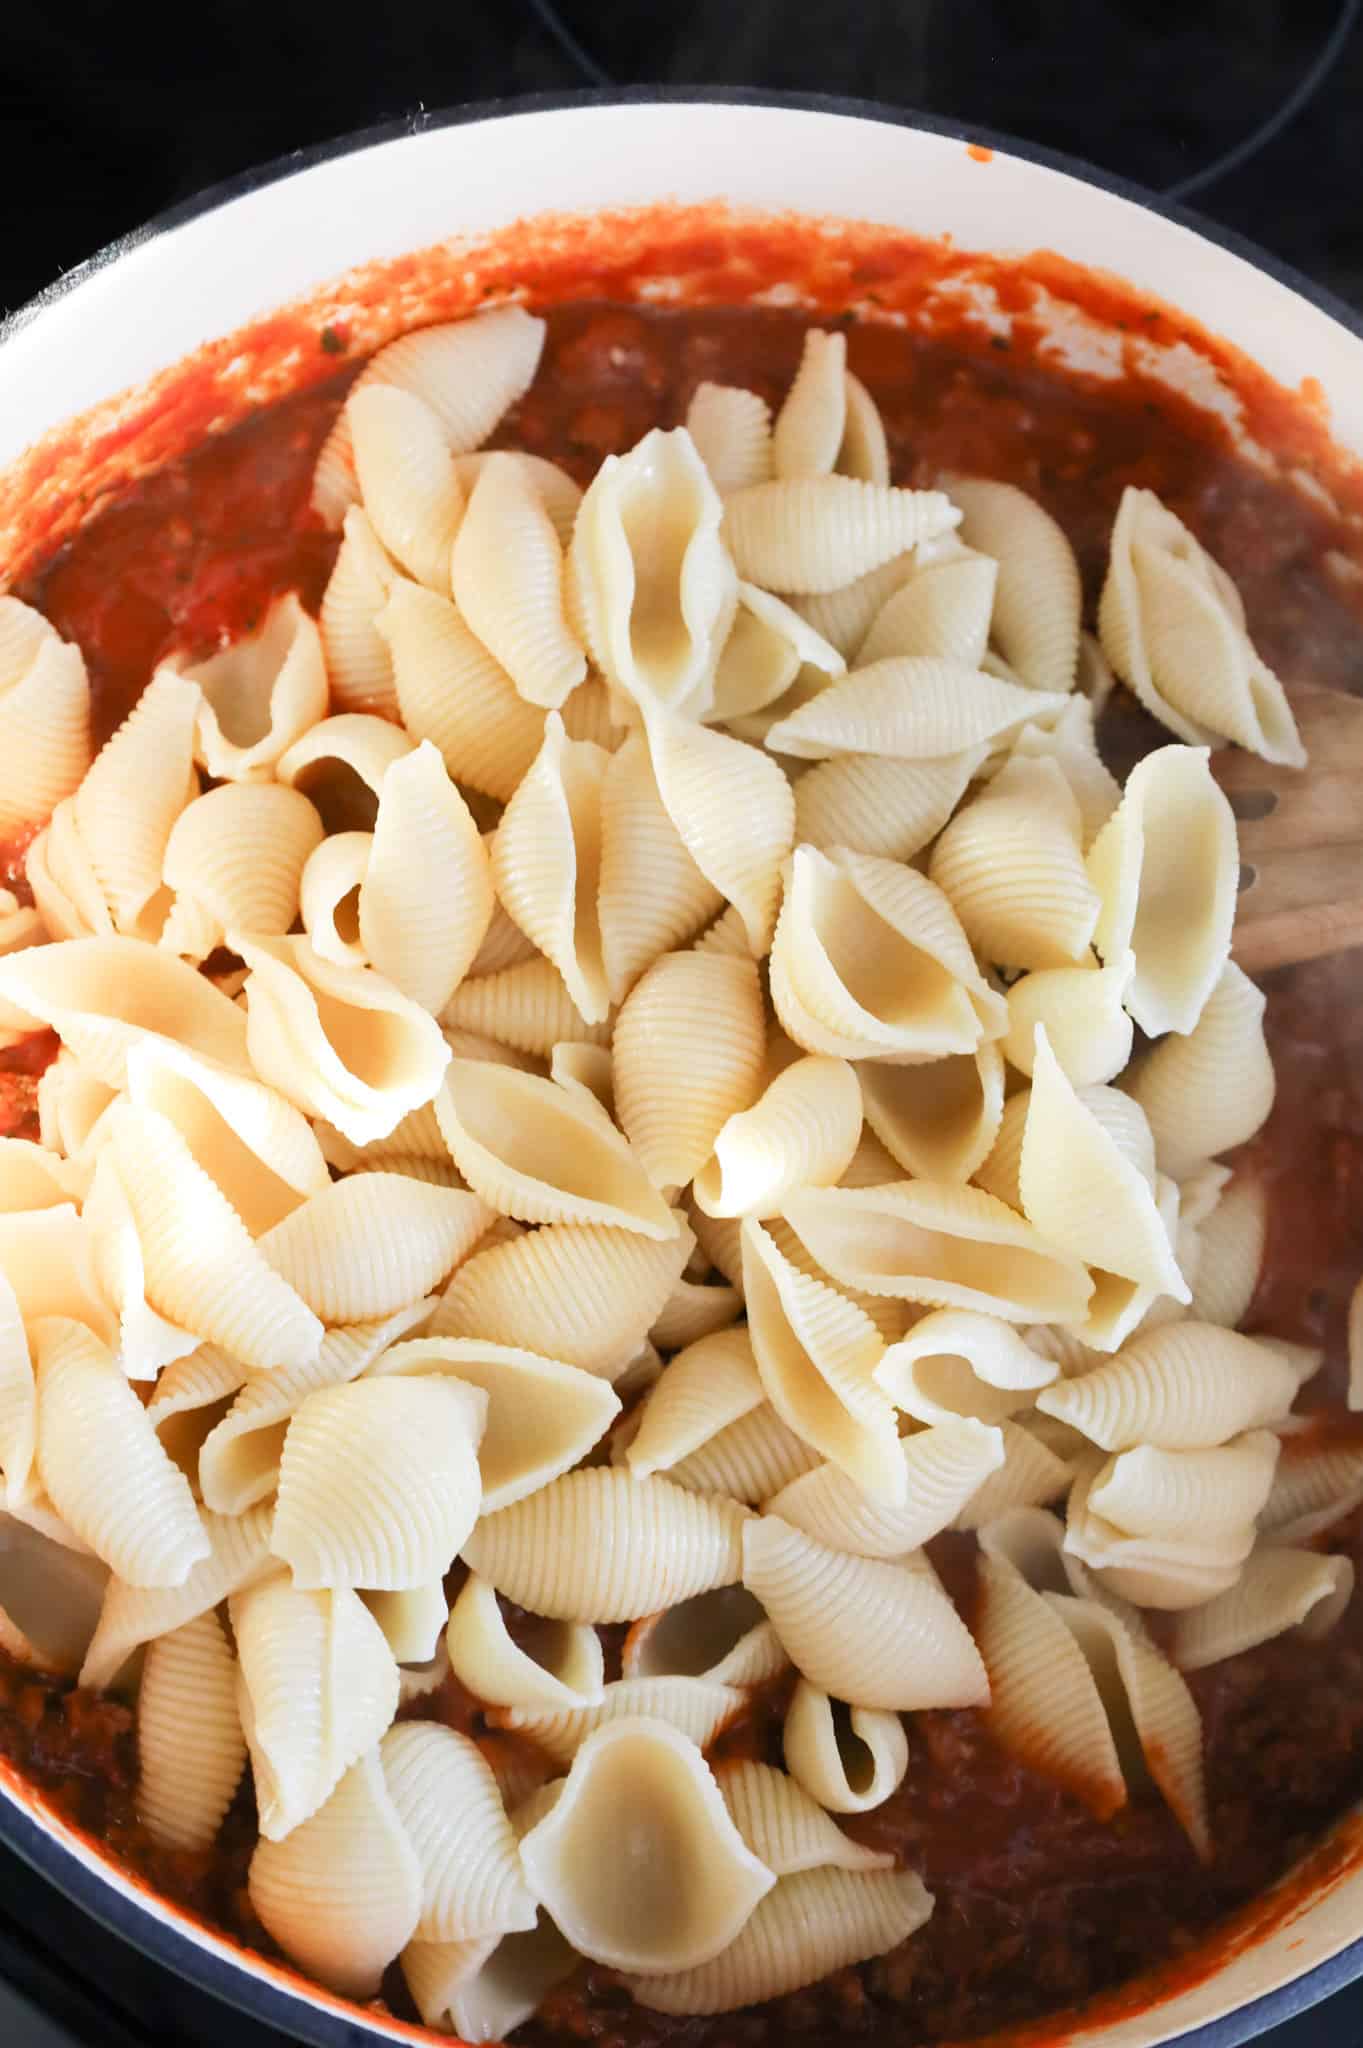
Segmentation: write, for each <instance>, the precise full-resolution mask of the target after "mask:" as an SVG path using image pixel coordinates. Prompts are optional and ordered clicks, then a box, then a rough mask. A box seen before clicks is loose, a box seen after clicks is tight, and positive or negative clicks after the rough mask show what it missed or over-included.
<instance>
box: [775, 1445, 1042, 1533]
mask: <svg viewBox="0 0 1363 2048" xmlns="http://www.w3.org/2000/svg"><path fill="white" fill-rule="evenodd" d="M900 1454H901V1456H902V1457H903V1460H904V1470H905V1474H906V1476H907V1481H908V1485H907V1491H906V1496H905V1499H904V1502H903V1505H902V1506H900V1507H886V1506H884V1505H882V1504H881V1503H880V1502H877V1501H873V1500H871V1499H869V1498H868V1497H867V1496H866V1495H865V1494H864V1493H862V1492H861V1490H860V1489H859V1488H858V1487H857V1486H855V1485H854V1484H853V1482H852V1481H851V1480H850V1479H848V1477H847V1475H846V1474H845V1473H844V1472H840V1471H839V1470H838V1468H837V1466H836V1465H819V1466H817V1467H816V1468H815V1470H814V1471H812V1472H807V1473H805V1474H804V1475H803V1476H802V1477H801V1478H799V1479H795V1480H792V1481H791V1483H790V1485H789V1486H785V1487H782V1489H781V1491H780V1492H779V1493H777V1494H774V1495H772V1496H771V1497H770V1498H769V1499H768V1500H767V1502H766V1507H767V1510H768V1512H769V1513H771V1514H773V1515H779V1516H780V1518H781V1520H782V1521H783V1522H788V1523H789V1524H790V1526H791V1527H792V1528H793V1529H799V1530H801V1531H802V1532H803V1533H804V1534H805V1535H806V1536H812V1537H813V1538H814V1539H815V1541H816V1542H818V1543H821V1544H823V1545H824V1546H825V1547H826V1548H828V1549H830V1550H849V1551H852V1552H853V1553H854V1554H855V1555H856V1556H858V1557H903V1556H904V1555H905V1553H906V1552H908V1551H910V1550H917V1549H920V1548H921V1546H922V1545H923V1544H924V1543H926V1542H927V1541H928V1540H929V1538H931V1537H933V1536H936V1535H938V1534H940V1532H941V1531H942V1530H943V1529H947V1528H950V1527H951V1525H952V1524H953V1522H954V1521H955V1519H956V1517H957V1515H959V1514H960V1513H961V1511H962V1509H964V1508H965V1506H966V1505H967V1503H968V1502H969V1501H970V1500H971V1499H972V1498H973V1497H974V1495H975V1494H977V1493H978V1492H979V1489H980V1487H981V1486H982V1485H983V1484H984V1482H985V1480H986V1479H987V1478H988V1477H989V1475H990V1474H991V1473H992V1472H996V1471H998V1470H999V1468H1000V1467H1001V1466H1002V1464H1003V1437H1002V1435H1001V1433H1000V1431H999V1430H997V1429H992V1428H989V1427H988V1426H987V1425H986V1424H984V1423H981V1422H976V1421H973V1420H970V1419H968V1418H960V1419H956V1418H953V1419H952V1420H951V1421H946V1422H941V1423H938V1425H937V1426H936V1427H935V1428H932V1429H924V1430H920V1431H918V1432H917V1434H915V1435H913V1436H907V1437H904V1438H902V1439H901V1441H900Z"/></svg>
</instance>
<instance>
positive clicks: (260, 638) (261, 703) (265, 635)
mask: <svg viewBox="0 0 1363 2048" xmlns="http://www.w3.org/2000/svg"><path fill="white" fill-rule="evenodd" d="M181 672H182V674H183V676H184V678H185V680H186V682H189V683H193V684H196V685H197V686H198V689H199V691H200V693H201V698H202V701H201V702H200V704H199V707H198V722H197V731H196V740H195V758H196V759H197V760H198V761H199V762H201V764H202V765H203V766H204V767H205V768H206V769H207V770H208V773H209V774H210V775H214V776H218V777H221V778H225V779H226V780H228V781H231V782H263V781H267V780H268V779H269V777H270V773H271V771H272V769H273V768H274V766H275V764H276V763H277V762H278V761H279V760H280V758H281V756H282V755H283V754H284V753H285V752H286V751H287V749H289V748H290V747H292V746H293V745H294V744H295V742H296V741H298V740H300V739H301V738H302V737H303V735H304V733H306V732H307V730H308V728H309V727H310V726H313V725H316V723H317V721H318V720H319V719H321V718H325V716H326V711H327V672H326V662H325V659H324V657H323V653H322V639H321V635H320V633H319V632H318V630H317V625H316V622H315V621H314V620H312V619H310V618H309V617H308V615H307V613H306V612H305V611H304V610H303V608H302V606H301V604H300V603H299V601H298V598H297V597H296V596H295V595H294V594H293V593H292V592H290V593H289V595H288V596H287V597H281V598H277V599H276V600H275V602H274V603H273V604H272V605H271V607H270V609H269V611H268V612H267V613H266V615H265V618H264V619H263V621H262V622H261V625H260V626H259V628H258V629H257V631H255V632H254V633H251V634H249V635H248V636H247V637H246V638H245V639H244V640H238V641H236V642H234V643H233V645H232V646H230V647H227V648H224V650H223V651H222V653H221V654H215V655H212V656H210V658H209V659H208V660H207V661H202V662H197V663H195V664H194V665H193V666H187V667H185V668H183V670H182V671H181ZM134 716H136V713H134Z"/></svg>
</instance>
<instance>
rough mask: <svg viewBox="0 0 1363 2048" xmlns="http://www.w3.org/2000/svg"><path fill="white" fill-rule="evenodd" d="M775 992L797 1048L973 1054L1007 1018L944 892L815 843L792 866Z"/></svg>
mask: <svg viewBox="0 0 1363 2048" xmlns="http://www.w3.org/2000/svg"><path fill="white" fill-rule="evenodd" d="M771 993H772V1001H773V1003H774V1005H775V1008H776V1014H777V1016H778V1017H779V1018H780V1020H781V1023H782V1025H783V1026H784V1028H785V1030H786V1031H787V1032H788V1033H789V1035H790V1037H791V1038H793V1039H794V1040H795V1042H796V1044H797V1045H801V1046H803V1047H804V1048H805V1049H806V1050H807V1051H809V1052H819V1053H826V1054H830V1055H833V1056H839V1055H840V1056H842V1057H844V1058H849V1059H893V1060H904V1059H932V1058H939V1057H941V1056H942V1055H943V1054H946V1053H954V1052H973V1051H974V1050H975V1048H976V1046H977V1045H979V1043H980V1042H981V1040H982V1039H985V1038H992V1037H996V1036H998V1034H999V1033H1000V1032H1001V1030H1002V1028H1003V1024H1004V1020H1005V1018H1006V1016H1007V1009H1006V1006H1005V1003H1004V1000H1003V998H1002V997H1001V996H999V995H997V994H996V993H995V992H994V991H993V990H992V989H991V988H990V987H989V986H988V984H987V983H986V982H985V980H984V978H983V976H982V975H981V973H980V971H979V968H978V967H977V966H976V963H975V958H974V955H973V953H972V952H971V949H970V942H969V940H968V939H967V938H966V935H965V933H964V931H963V930H962V929H961V926H960V923H959V922H958V920H957V918H956V915H955V912H954V911H953V910H952V908H951V905H950V904H949V903H948V901H947V899H946V897H945V896H944V895H943V894H942V892H941V890H940V889H938V888H937V887H936V886H935V885H934V884H933V883H931V882H929V881H928V880H926V878H925V877H924V876H922V875H919V874H916V873H915V872H914V870H913V869H912V868H908V867H902V866H900V865H899V864H898V863H897V862H893V861H888V860H882V859H880V858H879V857H877V856H875V855H871V854H859V853H850V852H846V851H843V850H841V849H835V850H834V851H833V852H832V853H831V854H825V853H820V852H818V851H817V850H816V849H815V848H814V847H812V846H799V847H797V848H796V850H795V855H794V858H793V860H792V862H791V867H790V874H789V880H788V882H787V885H786V891H785V901H784V903H783V904H782V907H781V915H780V919H779V921H778V923H777V927H776V937H775V940H774V941H773V944H772V956H771Z"/></svg>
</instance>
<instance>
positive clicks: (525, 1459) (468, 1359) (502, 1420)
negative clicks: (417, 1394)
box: [373, 1337, 620, 1515]
mask: <svg viewBox="0 0 1363 2048" xmlns="http://www.w3.org/2000/svg"><path fill="white" fill-rule="evenodd" d="M373 1370H374V1374H375V1376H376V1377H377V1376H378V1375H380V1374H382V1375H384V1376H385V1377H386V1376H387V1375H389V1374H392V1373H401V1374H409V1373H417V1374H425V1373H444V1374H448V1375H450V1376H451V1377H452V1378H454V1379H455V1380H457V1381H458V1382H459V1384H460V1385H461V1386H465V1387H477V1388H480V1389H481V1390H482V1392H483V1393H484V1394H485V1395H486V1396H487V1418H486V1422H485V1424H484V1428H483V1434H482V1438H481V1440H480V1442H479V1446H478V1468H479V1471H480V1473H481V1474H482V1507H481V1512H482V1513H483V1514H485V1515H490V1514H495V1513H496V1511H497V1510H498V1509H499V1508H504V1507H510V1505H511V1503H512V1502H513V1501H517V1500H523V1499H524V1498H525V1496H526V1495H527V1494H530V1493H536V1492H538V1490H539V1488H540V1487H542V1486H545V1485H547V1484H548V1482H549V1481H550V1480H551V1479H557V1478H558V1477H559V1475H560V1474H561V1473H563V1472H566V1471H567V1470H568V1468H569V1466H571V1465H576V1464H577V1462H578V1461H579V1459H581V1458H584V1457H585V1456H586V1454H587V1452H588V1451H589V1450H591V1448H592V1446H593V1444H596V1443H598V1442H599V1441H600V1439H601V1438H602V1437H603V1436H604V1435H605V1433H606V1430H607V1429H608V1428H609V1427H610V1424H611V1423H612V1422H613V1421H614V1419H615V1417H616V1416H617V1415H618V1414H619V1413H620V1400H619V1397H618V1395H616V1394H613V1393H612V1392H611V1389H610V1387H609V1386H608V1385H607V1383H606V1382H605V1381H604V1380H602V1379H599V1378H598V1377H597V1376H596V1375H595V1374H593V1373H589V1372H584V1371H583V1370H582V1369H581V1367H580V1366H575V1365H562V1364H560V1363H559V1362H558V1360H557V1359H553V1358H538V1357H536V1356H535V1354H534V1353H533V1352H530V1351H520V1350H516V1349H514V1348H513V1347H511V1346H510V1345H506V1344H489V1343H485V1342H481V1341H478V1340H476V1339H474V1340H471V1339H468V1338H465V1339H459V1338H453V1337H415V1338H412V1339H411V1340H409V1342H407V1343H405V1344H398V1345H395V1346H394V1347H393V1349H392V1350H390V1351H385V1353H384V1354H383V1356H382V1358H380V1359H379V1361H378V1363H377V1365H376V1366H375V1367H374V1369H373Z"/></svg>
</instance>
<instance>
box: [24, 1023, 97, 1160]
mask: <svg viewBox="0 0 1363 2048" xmlns="http://www.w3.org/2000/svg"><path fill="white" fill-rule="evenodd" d="M113 1099H114V1091H113V1089H112V1088H108V1087H106V1086H105V1084H104V1082H103V1081H101V1080H100V1079H99V1078H98V1077H97V1076H96V1075H94V1074H91V1073H89V1072H88V1071H87V1070H86V1068H84V1067H83V1066H82V1065H81V1063H80V1061H79V1060H78V1059H77V1058H76V1057H75V1055H74V1053H71V1052H69V1051H68V1050H67V1049H66V1047H65V1046H63V1047H62V1048H61V1049H60V1051H59V1052H58V1054H57V1057H56V1058H55V1059H54V1060H53V1061H52V1063H51V1064H50V1066H48V1067H46V1068H45V1069H44V1071H43V1074H42V1076H41V1078H40V1080H39V1082H38V1134H39V1138H40V1141H41V1143H42V1144H43V1145H45V1146H46V1148H47V1150H48V1151H49V1152H58V1153H61V1154H62V1155H63V1156H64V1157H66V1158H69V1159H74V1157H75V1156H76V1154H77V1153H78V1152H79V1151H80V1150H81V1148H82V1146H83V1145H84V1143H85V1141H86V1139H87V1138H88V1137H89V1135H90V1133H91V1131H92V1130H93V1129H94V1126H95V1125H96V1124H97V1123H98V1121H99V1119H100V1117H101V1116H102V1115H103V1114H104V1111H105V1110H106V1109H107V1108H108V1107H109V1104H110V1103H111V1102H112V1101H113Z"/></svg>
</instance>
